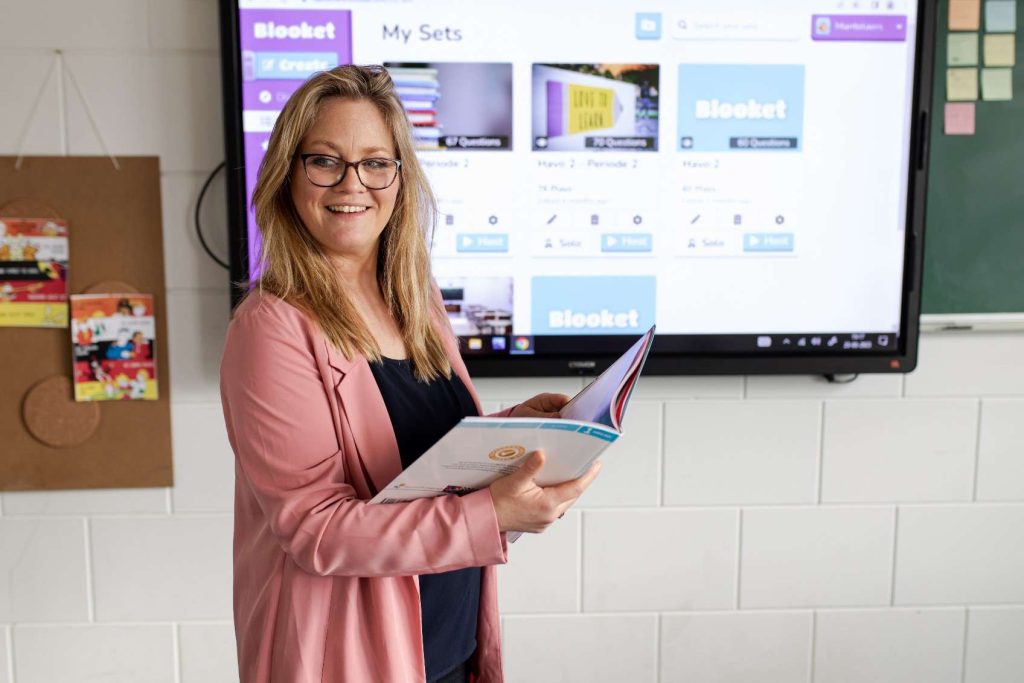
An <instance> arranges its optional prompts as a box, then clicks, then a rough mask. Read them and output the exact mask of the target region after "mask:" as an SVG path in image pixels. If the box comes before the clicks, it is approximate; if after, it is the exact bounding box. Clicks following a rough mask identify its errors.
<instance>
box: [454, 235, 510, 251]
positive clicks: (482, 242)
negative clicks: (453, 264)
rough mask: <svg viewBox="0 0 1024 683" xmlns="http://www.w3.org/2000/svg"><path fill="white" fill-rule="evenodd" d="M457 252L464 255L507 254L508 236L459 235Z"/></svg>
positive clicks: (457, 237)
mask: <svg viewBox="0 0 1024 683" xmlns="http://www.w3.org/2000/svg"><path fill="white" fill-rule="evenodd" d="M455 250H456V251H458V252H463V253H476V254H484V253H492V254H497V253H502V254H504V253H507V252H508V235H507V234H505V233H499V234H488V233H459V234H458V235H457V236H456V238H455Z"/></svg>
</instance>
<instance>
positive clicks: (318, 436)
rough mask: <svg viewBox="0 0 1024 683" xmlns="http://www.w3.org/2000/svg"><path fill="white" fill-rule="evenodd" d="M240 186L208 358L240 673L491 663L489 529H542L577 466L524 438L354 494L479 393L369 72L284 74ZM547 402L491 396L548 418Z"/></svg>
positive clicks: (396, 131) (416, 176)
mask: <svg viewBox="0 0 1024 683" xmlns="http://www.w3.org/2000/svg"><path fill="white" fill-rule="evenodd" d="M253 204H254V206H255V209H256V219H257V222H258V224H259V225H260V228H261V233H262V237H263V246H262V262H261V264H260V265H261V267H260V273H261V275H260V277H259V279H258V281H257V283H256V285H257V286H256V288H255V289H253V291H252V292H251V293H250V294H249V295H248V296H247V297H246V299H245V300H244V301H243V302H242V303H241V304H240V305H239V307H238V309H237V310H236V311H235V314H234V317H233V319H232V322H231V325H230V327H229V330H228V336H227V342H226V346H225V349H224V358H223V362H222V366H221V394H222V401H223V406H224V415H225V420H226V423H227V430H228V436H229V438H230V441H231V445H232V448H233V449H234V452H235V456H236V493H235V540H234V559H235V565H234V569H235V592H234V612H235V628H236V635H237V640H238V655H239V667H240V672H241V678H242V681H244V682H245V683H251V682H260V683H264V682H268V681H272V682H273V683H293V682H299V681H301V682H303V683H305V682H307V681H331V682H335V681H353V682H356V683H363V682H367V683H369V682H371V681H373V682H378V681H379V682H385V683H386V682H390V681H395V682H396V683H398V682H400V683H407V682H409V681H424V680H427V681H442V680H443V681H445V683H447V682H448V681H468V680H477V681H500V680H502V669H501V651H500V632H499V621H498V606H497V596H496V577H495V567H494V565H497V564H500V563H503V562H505V561H507V546H506V536H505V532H507V531H514V530H515V531H529V532H540V531H543V530H544V528H546V527H547V526H548V525H549V524H551V523H552V522H553V521H554V520H555V519H557V518H558V517H559V516H560V515H561V514H562V513H564V511H565V509H566V508H568V507H569V506H570V505H572V503H573V502H574V501H575V500H576V498H578V496H579V495H580V494H581V493H582V492H583V490H584V489H585V488H586V487H587V486H588V485H589V484H590V482H591V481H592V480H593V478H594V476H596V474H597V468H596V467H595V468H594V469H592V470H591V471H589V472H588V473H587V474H586V475H584V476H583V477H581V478H580V479H578V480H576V481H573V482H567V483H565V484H562V485H559V486H552V487H546V488H541V487H538V486H536V485H535V484H534V483H533V479H532V477H533V475H535V474H536V473H537V472H538V471H539V470H540V468H541V466H542V464H543V455H542V454H534V455H533V456H532V457H531V459H530V460H528V461H527V462H526V463H525V464H524V465H523V467H522V468H521V469H520V470H519V471H518V472H516V473H515V474H512V475H509V476H507V477H504V478H502V479H499V480H498V481H496V482H495V483H494V484H492V485H491V486H490V487H489V488H488V489H484V490H480V491H476V492H474V493H470V494H468V495H465V496H462V497H456V496H443V497H439V498H433V499H424V500H418V501H413V502H409V503H401V504H394V505H367V504H366V503H365V501H366V499H369V498H371V497H372V496H373V495H374V493H375V492H376V491H378V490H380V489H381V488H382V487H384V486H385V485H386V484H387V483H388V482H390V481H391V480H392V479H393V478H394V477H395V475H397V474H398V473H399V472H400V471H401V470H402V468H403V467H404V466H407V465H408V464H409V463H410V462H412V461H413V460H415V458H416V457H418V456H419V455H420V454H421V453H422V452H423V450H425V449H426V448H427V447H428V446H429V445H431V444H432V443H433V442H434V441H436V440H437V438H439V437H440V436H441V435H443V434H444V433H445V432H446V431H447V430H448V429H449V428H450V427H451V426H453V425H454V424H455V423H456V422H458V420H460V419H461V418H462V417H463V416H465V415H467V414H473V415H475V414H478V409H479V401H478V399H477V397H476V395H475V393H474V391H473V387H472V384H471V383H470V381H469V377H468V375H467V374H466V368H465V365H464V364H463V363H462V361H461V359H460V357H459V353H458V346H457V339H456V338H455V337H454V336H453V334H452V332H451V328H450V326H449V325H448V322H447V318H446V316H445V314H444V311H443V304H442V302H441V299H440V293H439V291H438V290H437V288H436V286H435V285H434V284H433V280H432V278H431V274H430V260H429V256H428V254H427V251H426V246H425V239H424V237H425V231H426V230H427V229H428V228H430V227H431V226H432V225H433V217H434V214H435V213H436V208H435V206H434V201H433V197H432V195H431V193H430V190H429V187H428V185H427V182H426V179H425V177H424V174H423V171H422V169H421V168H420V166H419V164H418V162H417V160H416V155H415V152H414V149H413V145H412V141H411V136H410V132H409V127H408V122H407V120H406V116H405V112H404V110H403V109H402V106H401V103H400V102H399V101H398V99H397V97H396V96H395V94H394V89H393V86H392V83H391V79H390V77H389V76H388V74H387V72H386V71H384V70H383V69H380V68H367V67H356V66H344V67H339V68H337V69H334V70H333V71H330V72H327V73H321V74H318V75H316V76H314V77H313V78H312V79H310V80H309V81H308V82H307V83H305V84H304V85H303V86H302V87H301V88H300V89H299V90H298V91H296V92H295V94H294V95H293V96H292V98H291V99H290V100H289V102H288V104H287V105H286V106H285V108H284V110H283V111H282V112H281V115H280V117H279V118H278V120H277V123H276V124H275V126H274V131H273V133H272V134H271V138H270V143H269V146H268V149H267V154H266V157H265V158H264V160H263V164H262V166H261V168H260V175H259V180H258V182H257V185H256V190H255V193H254V196H253ZM566 400H567V399H566V397H565V396H562V395H557V394H540V395H538V396H535V397H533V398H532V399H530V400H528V401H526V402H524V403H522V404H520V405H519V406H516V407H515V408H512V409H510V410H507V411H504V412H503V413H501V414H502V415H512V416H526V417H529V416H539V415H543V416H554V415H556V414H557V410H558V409H559V408H560V407H561V406H562V405H563V404H564V403H565V401H566Z"/></svg>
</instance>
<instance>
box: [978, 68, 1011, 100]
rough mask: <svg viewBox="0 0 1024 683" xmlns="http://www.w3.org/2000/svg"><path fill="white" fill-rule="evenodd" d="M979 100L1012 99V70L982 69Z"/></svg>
mask: <svg viewBox="0 0 1024 683" xmlns="http://www.w3.org/2000/svg"><path fill="white" fill-rule="evenodd" d="M981 98H982V99H983V100H1012V99H1013V69H982V70H981Z"/></svg>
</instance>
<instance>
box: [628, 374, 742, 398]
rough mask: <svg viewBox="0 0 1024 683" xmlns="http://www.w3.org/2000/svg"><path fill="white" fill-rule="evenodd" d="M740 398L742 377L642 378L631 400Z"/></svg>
mask: <svg viewBox="0 0 1024 683" xmlns="http://www.w3.org/2000/svg"><path fill="white" fill-rule="evenodd" d="M742 397H743V378H742V377H644V381H643V382H639V383H637V385H636V389H635V390H634V392H633V399H632V400H639V399H663V400H679V399H683V398H742Z"/></svg>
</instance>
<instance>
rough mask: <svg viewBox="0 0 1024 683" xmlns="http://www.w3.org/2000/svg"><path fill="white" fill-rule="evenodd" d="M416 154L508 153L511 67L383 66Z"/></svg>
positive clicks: (467, 64)
mask: <svg viewBox="0 0 1024 683" xmlns="http://www.w3.org/2000/svg"><path fill="white" fill-rule="evenodd" d="M384 66H385V67H386V68H387V70H388V72H389V73H390V74H391V80H392V81H394V84H395V92H397V93H398V98H399V99H400V100H401V101H402V106H404V107H405V111H406V114H408V116H409V122H410V123H411V124H412V130H413V138H414V139H415V142H416V149H419V150H445V149H451V150H459V151H471V150H511V149H512V64H510V63H481V62H385V64H384Z"/></svg>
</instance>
